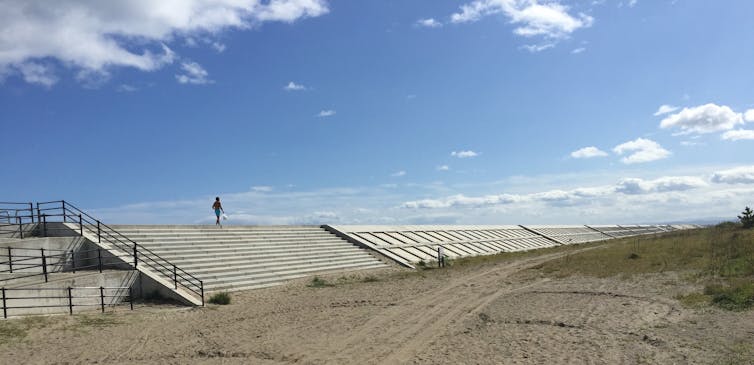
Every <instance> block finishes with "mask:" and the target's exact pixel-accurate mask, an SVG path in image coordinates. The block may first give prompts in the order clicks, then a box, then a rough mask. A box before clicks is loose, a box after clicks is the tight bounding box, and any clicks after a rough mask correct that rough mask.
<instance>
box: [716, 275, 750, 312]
mask: <svg viewBox="0 0 754 365" xmlns="http://www.w3.org/2000/svg"><path fill="white" fill-rule="evenodd" d="M704 294H707V295H711V296H712V303H713V304H715V305H716V306H718V307H720V308H723V309H727V310H746V309H749V308H751V307H752V306H754V282H751V281H748V280H743V281H733V282H730V283H729V284H727V285H720V284H714V285H707V286H706V287H705V288H704Z"/></svg>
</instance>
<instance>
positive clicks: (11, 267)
mask: <svg viewBox="0 0 754 365" xmlns="http://www.w3.org/2000/svg"><path fill="white" fill-rule="evenodd" d="M10 250H12V249H11V248H10V247H8V271H10V273H11V274H13V255H11V254H10Z"/></svg>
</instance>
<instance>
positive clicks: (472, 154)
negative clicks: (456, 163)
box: [450, 151, 479, 158]
mask: <svg viewBox="0 0 754 365" xmlns="http://www.w3.org/2000/svg"><path fill="white" fill-rule="evenodd" d="M450 155H451V156H453V157H458V158H470V157H476V156H479V154H478V153H476V152H474V151H453V152H451V153H450Z"/></svg>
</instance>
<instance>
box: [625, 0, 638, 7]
mask: <svg viewBox="0 0 754 365" xmlns="http://www.w3.org/2000/svg"><path fill="white" fill-rule="evenodd" d="M638 2H639V0H628V7H629V8H633V7H634V6H636V4H637V3H638Z"/></svg>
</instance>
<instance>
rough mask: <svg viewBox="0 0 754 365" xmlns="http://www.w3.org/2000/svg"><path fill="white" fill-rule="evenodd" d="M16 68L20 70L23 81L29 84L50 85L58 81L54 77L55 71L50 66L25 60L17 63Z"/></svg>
mask: <svg viewBox="0 0 754 365" xmlns="http://www.w3.org/2000/svg"><path fill="white" fill-rule="evenodd" d="M17 68H18V70H19V71H20V72H21V75H23V77H24V81H26V82H28V83H30V84H39V85H42V86H46V87H50V86H52V85H54V84H55V83H56V82H58V78H57V77H55V73H54V72H53V70H52V68H51V67H50V66H46V65H42V64H40V63H34V62H26V63H23V64H20V65H18V66H17Z"/></svg>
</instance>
